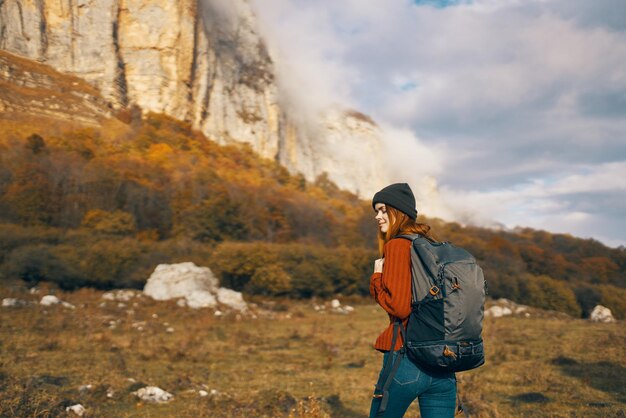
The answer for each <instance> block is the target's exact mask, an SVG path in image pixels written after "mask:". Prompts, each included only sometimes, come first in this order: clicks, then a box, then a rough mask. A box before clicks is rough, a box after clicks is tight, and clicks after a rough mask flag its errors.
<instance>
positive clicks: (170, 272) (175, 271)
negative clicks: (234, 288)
mask: <svg viewBox="0 0 626 418" xmlns="http://www.w3.org/2000/svg"><path fill="white" fill-rule="evenodd" d="M217 285H218V282H217V279H216V278H215V276H214V275H213V273H212V272H211V269H209V268H208V267H198V266H196V265H195V264H194V263H191V262H187V263H179V264H159V265H158V266H157V267H156V269H154V272H153V273H152V275H151V276H150V278H149V279H148V281H147V282H146V285H145V287H144V289H143V292H144V294H146V295H148V296H150V297H152V298H153V299H156V300H169V299H178V298H187V297H188V296H191V295H192V294H193V293H195V292H205V293H208V294H213V293H215V292H216V291H217ZM187 302H189V301H187Z"/></svg>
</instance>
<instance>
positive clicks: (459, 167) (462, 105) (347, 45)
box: [254, 0, 626, 243]
mask: <svg viewBox="0 0 626 418" xmlns="http://www.w3.org/2000/svg"><path fill="white" fill-rule="evenodd" d="M418 3H419V4H418ZM423 3H429V4H423ZM254 5H255V7H256V9H257V12H258V14H259V17H260V20H261V21H262V22H263V24H264V28H265V32H266V33H267V34H268V39H270V43H271V45H272V49H273V51H275V52H276V54H277V56H280V57H281V58H280V60H279V63H278V65H279V67H280V68H289V70H286V71H284V73H286V74H288V76H287V78H291V79H292V80H298V81H297V82H295V83H292V84H291V86H290V91H291V92H292V94H293V95H294V96H295V97H298V100H299V101H300V102H302V103H315V106H314V108H316V109H322V108H324V107H325V106H327V105H328V104H329V103H335V102H338V103H342V104H345V105H347V106H351V107H354V108H357V109H359V110H360V111H363V112H365V113H368V114H370V115H371V116H373V117H374V119H375V120H376V121H377V122H379V123H380V124H381V125H382V126H385V127H387V132H388V133H389V134H388V135H387V136H386V138H387V140H386V141H387V142H386V148H387V149H389V150H390V151H391V152H390V153H389V155H390V158H391V160H394V159H395V160H396V161H397V163H396V164H390V166H391V167H392V171H393V173H392V175H393V176H394V177H395V178H401V177H402V176H406V177H410V176H411V175H414V174H415V173H417V175H416V177H420V179H416V180H414V181H415V182H416V183H419V182H421V181H422V180H424V179H432V178H434V179H436V183H438V184H439V186H438V187H439V188H440V190H441V193H442V197H441V200H442V201H446V202H447V203H446V205H448V207H447V208H445V207H444V205H443V204H441V205H434V206H435V207H438V208H439V209H436V212H435V213H432V214H433V215H441V216H450V214H452V213H454V214H456V216H459V217H462V218H463V219H474V218H476V219H477V216H476V215H475V214H472V213H471V209H472V208H479V209H480V210H479V212H480V213H482V214H487V216H490V217H491V221H495V222H502V223H505V224H507V225H527V226H535V227H542V228H544V227H545V228H546V229H549V230H559V231H561V232H563V231H566V232H567V231H570V232H572V233H576V234H579V235H581V236H595V235H594V234H597V235H598V236H599V235H601V234H603V235H602V236H603V237H604V239H605V242H612V243H615V242H621V243H626V220H622V219H620V218H616V217H613V215H612V214H611V210H610V209H609V208H606V207H604V208H602V207H598V208H594V209H593V210H592V211H586V210H580V209H577V207H579V206H593V203H594V201H595V199H597V198H599V197H601V198H602V199H604V200H611V201H612V202H613V203H615V202H614V201H615V200H619V199H618V198H616V197H615V196H620V195H623V191H624V190H623V188H620V187H618V185H617V184H616V183H619V181H620V177H615V178H612V177H611V176H617V175H621V179H623V178H626V177H624V175H623V174H624V173H623V164H624V161H626V140H625V138H626V100H625V99H624V98H625V97H626V8H624V7H623V0H599V1H596V2H588V1H586V0H524V1H521V0H474V1H444V2H443V3H442V2H437V1H420V2H409V1H405V0H371V1H367V2H363V1H360V0H345V1H340V2H336V1H331V0H318V1H316V2H309V1H305V0H254ZM433 6H437V7H433ZM283 64H284V65H283ZM281 71H282V70H281ZM299 87H300V88H299ZM409 138H411V139H409ZM420 184H421V183H420ZM565 190H569V191H568V192H567V193H566V192H565ZM618 206H620V207H624V204H621V203H620V204H619V205H618ZM490 208H497V210H495V209H490ZM625 209H626V208H625ZM560 211H562V212H560ZM581 214H587V215H585V216H587V218H585V219H583V218H584V217H583V215H581ZM615 223H616V224H618V225H613V224H615ZM592 225H593V226H592ZM611 225H612V226H611ZM568 228H569V229H568Z"/></svg>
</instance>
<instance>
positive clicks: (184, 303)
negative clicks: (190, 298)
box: [176, 298, 187, 308]
mask: <svg viewBox="0 0 626 418" xmlns="http://www.w3.org/2000/svg"><path fill="white" fill-rule="evenodd" d="M176 306H180V307H181V308H184V307H186V306H187V300H186V299H185V298H182V299H178V300H177V301H176Z"/></svg>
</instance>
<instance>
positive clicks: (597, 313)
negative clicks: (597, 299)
mask: <svg viewBox="0 0 626 418" xmlns="http://www.w3.org/2000/svg"><path fill="white" fill-rule="evenodd" d="M589 320H590V321H591V322H603V323H612V322H615V318H614V317H613V314H612V313H611V310H610V309H609V308H607V307H604V306H602V305H597V306H596V307H595V308H593V311H591V315H589Z"/></svg>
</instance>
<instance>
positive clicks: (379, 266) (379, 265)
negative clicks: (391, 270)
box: [374, 258, 385, 273]
mask: <svg viewBox="0 0 626 418" xmlns="http://www.w3.org/2000/svg"><path fill="white" fill-rule="evenodd" d="M384 264H385V259H384V258H379V259H378V260H376V261H374V273H382V272H383V265H384Z"/></svg>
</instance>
